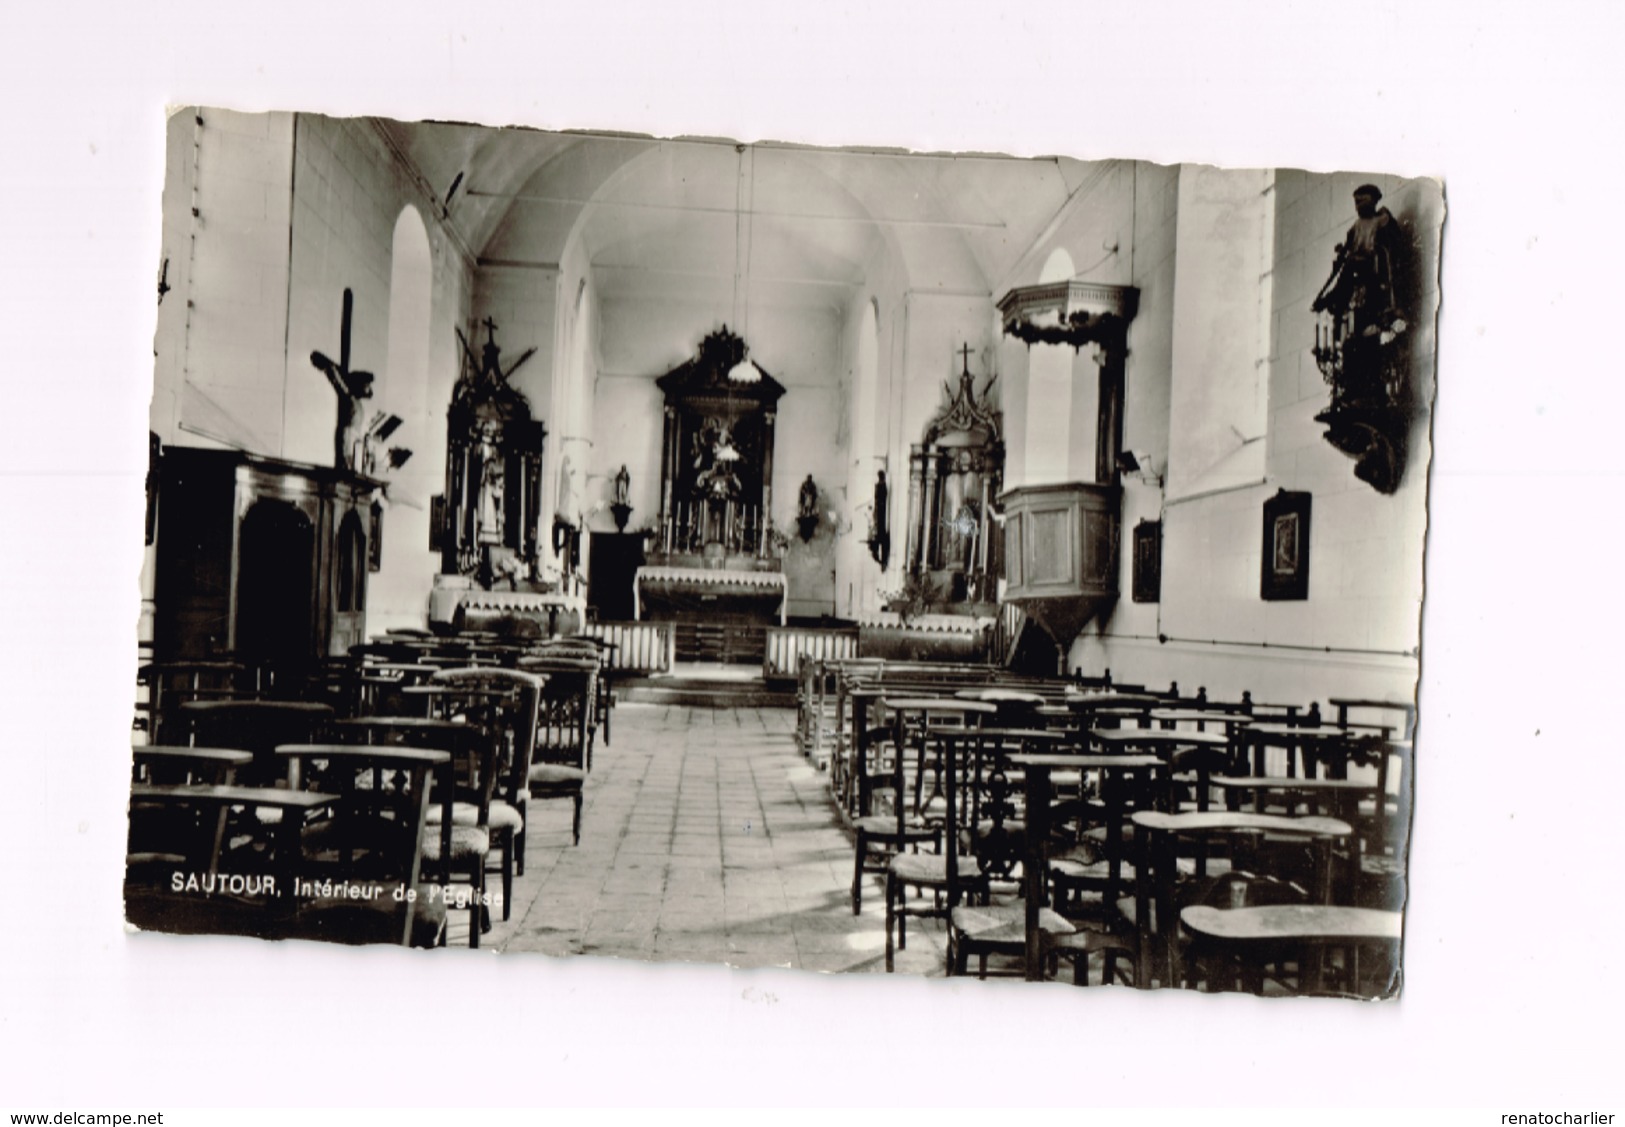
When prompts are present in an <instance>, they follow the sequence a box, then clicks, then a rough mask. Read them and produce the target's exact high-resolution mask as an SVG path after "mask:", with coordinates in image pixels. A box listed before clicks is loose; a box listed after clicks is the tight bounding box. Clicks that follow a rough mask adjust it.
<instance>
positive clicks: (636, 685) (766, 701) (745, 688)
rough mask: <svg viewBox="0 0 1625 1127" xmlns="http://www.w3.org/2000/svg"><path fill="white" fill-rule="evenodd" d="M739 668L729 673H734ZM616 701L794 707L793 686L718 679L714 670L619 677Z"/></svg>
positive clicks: (741, 678)
mask: <svg viewBox="0 0 1625 1127" xmlns="http://www.w3.org/2000/svg"><path fill="white" fill-rule="evenodd" d="M737 669H738V667H737V666H735V667H733V669H730V670H729V671H728V672H729V673H733V672H734V670H737ZM615 699H616V700H617V701H619V702H621V703H630V702H636V703H639V704H676V705H683V706H686V707H688V708H794V707H795V706H796V693H795V687H794V686H793V685H784V686H778V687H775V686H773V685H769V684H768V683H767V682H766V681H764V680H762V677H761V674H760V672H757V673H755V675H754V676H750V675H739V674H735V675H733V676H717V675H715V674H714V673H713V672H712V671H711V670H707V669H695V670H693V671H684V670H682V669H681V668H679V671H678V672H677V673H676V674H675V675H662V676H655V677H618V678H616V680H615Z"/></svg>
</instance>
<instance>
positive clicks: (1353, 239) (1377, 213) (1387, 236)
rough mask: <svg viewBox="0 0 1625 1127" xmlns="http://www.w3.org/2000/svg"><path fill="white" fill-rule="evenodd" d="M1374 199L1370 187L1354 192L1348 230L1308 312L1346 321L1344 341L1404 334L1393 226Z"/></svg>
mask: <svg viewBox="0 0 1625 1127" xmlns="http://www.w3.org/2000/svg"><path fill="white" fill-rule="evenodd" d="M1380 199H1382V190H1381V189H1380V188H1378V187H1377V186H1376V185H1375V184H1362V185H1360V186H1359V187H1358V188H1356V189H1354V214H1355V220H1354V225H1353V226H1352V227H1350V228H1349V231H1348V237H1347V238H1346V239H1344V241H1343V243H1342V244H1341V245H1340V246H1338V248H1337V251H1336V257H1335V258H1334V259H1333V261H1332V272H1331V275H1330V276H1329V277H1328V278H1327V279H1326V284H1325V285H1323V286H1321V288H1320V293H1319V294H1318V295H1316V297H1315V300H1314V304H1313V305H1312V306H1311V308H1312V310H1313V311H1314V312H1316V313H1320V312H1322V311H1328V312H1330V313H1332V314H1333V315H1334V316H1338V315H1344V314H1346V315H1348V316H1349V317H1350V319H1351V321H1352V324H1351V326H1350V328H1351V329H1352V332H1351V333H1350V336H1351V337H1353V338H1356V339H1359V338H1367V337H1372V336H1378V335H1380V334H1383V333H1399V332H1404V331H1405V324H1404V319H1403V318H1402V317H1401V316H1400V312H1399V309H1398V307H1397V302H1396V300H1395V297H1394V254H1395V250H1396V249H1397V244H1398V239H1399V224H1398V222H1397V221H1396V220H1395V219H1394V216H1393V213H1392V212H1390V211H1389V210H1388V209H1387V208H1385V207H1378V206H1377V201H1379V200H1380ZM1395 322H1397V325H1396V324H1395ZM1390 339H1391V338H1390ZM1384 343H1386V342H1384Z"/></svg>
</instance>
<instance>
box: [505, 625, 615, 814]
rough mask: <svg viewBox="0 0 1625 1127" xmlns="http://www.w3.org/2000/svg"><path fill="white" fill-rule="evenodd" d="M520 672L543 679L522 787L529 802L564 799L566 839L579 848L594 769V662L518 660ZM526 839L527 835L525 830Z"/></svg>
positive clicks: (577, 659)
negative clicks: (568, 813)
mask: <svg viewBox="0 0 1625 1127" xmlns="http://www.w3.org/2000/svg"><path fill="white" fill-rule="evenodd" d="M520 668H521V670H522V671H524V672H528V673H533V674H535V675H536V676H538V677H545V678H546V679H547V683H546V685H545V686H544V687H543V688H542V690H541V692H540V693H539V694H537V710H536V742H535V746H534V747H533V748H532V751H531V757H530V766H529V768H528V770H527V772H526V780H527V782H526V786H527V789H528V791H529V794H530V798H531V800H533V801H537V802H542V801H547V800H550V799H554V800H562V799H568V800H569V802H570V804H571V808H572V817H571V820H570V840H571V843H572V844H574V845H580V844H581V806H582V802H583V798H584V793H585V789H586V785H587V774H588V772H589V771H590V770H591V768H592V758H591V756H592V751H591V747H592V743H591V739H592V737H591V723H592V708H593V693H594V687H593V686H594V684H595V681H594V675H595V673H596V663H594V662H590V661H585V660H583V659H579V658H534V657H530V658H522V659H520ZM526 832H527V835H528V833H529V830H528V828H527V831H526Z"/></svg>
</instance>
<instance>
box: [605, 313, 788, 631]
mask: <svg viewBox="0 0 1625 1127" xmlns="http://www.w3.org/2000/svg"><path fill="white" fill-rule="evenodd" d="M747 353H748V349H747V348H746V345H745V342H744V340H743V339H741V338H740V337H738V336H736V335H735V334H733V333H731V332H729V331H728V327H727V326H726V325H724V326H723V327H722V328H721V329H720V330H719V331H717V332H714V333H712V334H710V335H709V336H707V337H706V338H705V339H704V340H702V341H701V342H700V348H699V351H698V353H697V354H696V355H695V357H694V358H693V359H691V360H689V361H687V362H685V363H683V364H680V365H678V366H677V367H676V368H673V369H672V370H671V371H669V372H667V373H666V374H665V375H664V376H661V377H660V378H659V379H658V380H657V381H656V383H657V385H658V386H659V387H660V390H661V391H662V392H663V393H664V394H665V425H664V429H663V433H662V439H661V458H660V514H659V517H658V519H657V523H656V525H655V534H656V535H655V542H654V544H653V545H652V546H651V548H650V550H649V551H648V553H647V558H646V559H645V562H644V566H643V567H641V568H639V569H638V573H637V577H636V580H635V587H634V596H635V600H636V614H637V616H638V617H639V618H643V619H651V620H655V621H679V622H681V621H706V622H718V623H763V624H769V623H782V622H783V621H784V619H785V610H786V606H787V602H788V600H787V585H786V580H785V577H784V573H783V569H782V567H781V556H780V552H781V547H780V545H781V544H782V540H781V539H780V538H778V537H776V536H775V534H774V530H773V522H772V511H773V440H774V433H775V425H776V422H777V417H778V403H779V399H780V398H781V397H782V396H783V395H784V385H783V384H781V383H779V381H777V380H775V379H774V378H773V377H772V376H770V375H768V374H767V373H766V372H764V371H763V370H762V369H761V368H759V367H757V366H756V364H755V363H754V362H752V361H751V360H750V359H749V358H748V356H747Z"/></svg>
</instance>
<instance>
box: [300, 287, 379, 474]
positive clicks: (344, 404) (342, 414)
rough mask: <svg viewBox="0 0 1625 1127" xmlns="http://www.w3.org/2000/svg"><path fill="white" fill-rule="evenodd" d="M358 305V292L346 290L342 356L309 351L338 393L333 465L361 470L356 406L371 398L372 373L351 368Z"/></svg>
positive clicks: (341, 329) (361, 433)
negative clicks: (352, 331) (353, 324)
mask: <svg viewBox="0 0 1625 1127" xmlns="http://www.w3.org/2000/svg"><path fill="white" fill-rule="evenodd" d="M354 306H355V295H354V294H352V293H351V292H350V291H349V290H348V289H346V290H345V291H344V304H343V310H342V313H341V317H340V322H339V358H338V361H337V362H334V361H333V360H331V359H329V358H328V357H327V356H325V355H323V354H322V353H320V352H312V353H311V354H310V363H311V365H312V366H313V367H314V368H315V369H316V370H317V371H319V372H321V373H322V374H323V375H325V376H326V377H327V382H328V383H330V384H332V385H333V394H334V395H336V396H337V397H338V421H337V422H336V423H335V425H334V427H333V468H334V469H340V470H350V471H352V472H354V471H357V470H360V469H361V465H360V452H361V447H362V443H363V441H364V438H363V431H362V427H361V413H360V411H359V410H357V408H358V406H359V405H360V403H361V401H362V400H363V399H370V398H372V379H373V376H372V373H371V372H356V371H351V369H350V315H351V312H352V310H353V309H354Z"/></svg>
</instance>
